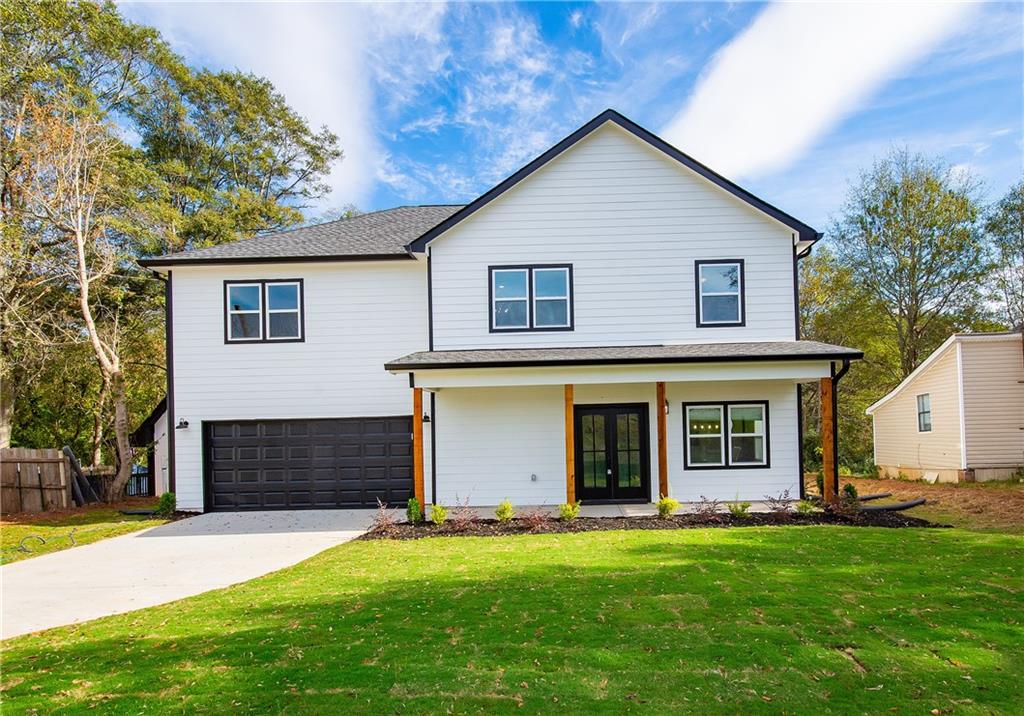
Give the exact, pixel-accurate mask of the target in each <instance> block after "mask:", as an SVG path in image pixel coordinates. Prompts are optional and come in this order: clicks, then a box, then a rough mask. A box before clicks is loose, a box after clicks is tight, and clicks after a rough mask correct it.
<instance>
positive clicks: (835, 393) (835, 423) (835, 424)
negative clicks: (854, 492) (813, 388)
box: [832, 358, 850, 495]
mask: <svg viewBox="0 0 1024 716" xmlns="http://www.w3.org/2000/svg"><path fill="white" fill-rule="evenodd" d="M849 370H850V359H849V358H843V367H842V368H840V369H839V370H838V371H837V370H836V364H835V363H832V435H833V441H832V442H833V444H834V445H835V454H834V455H833V456H832V467H833V473H832V474H833V475H835V494H836V495H838V494H839V381H840V380H841V379H842V377H843V376H844V375H846V373H847V371H849Z"/></svg>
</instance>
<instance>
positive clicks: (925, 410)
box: [917, 393, 932, 433]
mask: <svg viewBox="0 0 1024 716" xmlns="http://www.w3.org/2000/svg"><path fill="white" fill-rule="evenodd" d="M931 431H932V396H931V393H924V394H922V395H919V396H917V432H919V433H930V432H931Z"/></svg>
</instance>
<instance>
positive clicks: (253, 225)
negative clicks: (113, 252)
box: [135, 70, 341, 252]
mask: <svg viewBox="0 0 1024 716" xmlns="http://www.w3.org/2000/svg"><path fill="white" fill-rule="evenodd" d="M135 118H136V121H137V123H138V130H139V132H140V134H141V136H142V146H143V148H144V150H145V152H146V157H147V160H148V161H149V162H151V163H152V165H153V166H154V167H156V169H157V170H158V171H159V172H160V174H161V175H162V176H163V178H164V180H165V181H166V182H167V185H168V187H169V188H170V191H171V204H172V206H173V207H174V209H175V210H176V211H177V212H178V213H179V215H180V217H179V220H178V221H177V222H176V226H177V230H176V232H175V233H174V236H173V239H174V242H173V244H172V245H165V246H157V247H150V248H152V249H153V250H154V252H166V251H179V250H182V249H189V248H196V247H200V246H208V245H213V244H217V243H222V242H224V241H230V240H233V239H237V238H239V237H247V236H252V235H253V234H256V233H258V232H261V231H268V230H280V229H285V228H288V227H289V226H293V225H295V224H297V223H299V222H300V221H302V212H301V210H302V209H305V208H308V207H309V206H310V205H311V204H312V203H313V202H315V201H316V200H317V199H320V198H321V197H323V196H324V195H325V194H326V193H327V192H328V190H329V187H328V186H327V184H326V183H325V182H324V177H325V176H326V175H327V173H328V172H329V171H330V168H331V166H332V165H333V164H334V163H335V162H336V161H337V160H339V159H340V158H341V150H340V149H339V147H338V138H337V136H336V135H334V134H333V133H332V132H331V131H330V130H328V129H327V128H326V127H323V128H321V129H320V130H318V131H315V132H314V131H313V130H312V129H310V127H309V126H308V125H307V124H306V122H305V120H303V119H302V118H301V117H299V116H298V114H296V113H295V111H294V110H293V109H291V108H290V107H289V106H288V104H287V103H286V102H285V99H284V97H283V96H281V95H280V94H279V93H278V92H276V91H275V90H274V88H273V85H271V84H270V82H268V81H267V80H265V79H263V78H260V77H256V76H254V75H251V74H246V73H242V72H210V71H206V70H204V71H201V72H198V73H195V74H189V75H186V76H183V77H174V78H172V77H168V78H166V79H165V80H163V81H161V83H160V85H159V91H158V92H157V93H156V94H154V95H153V96H152V97H149V98H147V101H146V102H144V103H141V104H140V106H139V108H138V110H137V111H136V113H135Z"/></svg>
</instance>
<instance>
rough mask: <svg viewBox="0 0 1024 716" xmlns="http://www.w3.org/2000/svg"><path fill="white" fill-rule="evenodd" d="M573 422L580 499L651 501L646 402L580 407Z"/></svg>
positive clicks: (576, 410)
mask: <svg viewBox="0 0 1024 716" xmlns="http://www.w3.org/2000/svg"><path fill="white" fill-rule="evenodd" d="M575 421H576V437H575V442H576V497H577V499H579V500H582V501H584V502H620V501H644V502H646V501H648V500H650V473H651V471H650V458H651V452H650V431H649V429H648V422H647V404H646V403H632V404H628V405H577V406H576V407H575Z"/></svg>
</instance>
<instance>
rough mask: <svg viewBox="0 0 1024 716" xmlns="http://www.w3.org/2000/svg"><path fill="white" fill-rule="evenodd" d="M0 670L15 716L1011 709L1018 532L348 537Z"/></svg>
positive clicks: (69, 636) (30, 642)
mask: <svg viewBox="0 0 1024 716" xmlns="http://www.w3.org/2000/svg"><path fill="white" fill-rule="evenodd" d="M153 567H154V569H159V565H153ZM2 656H3V667H4V668H3V689H4V693H3V702H4V712H5V713H12V714H13V713H23V712H31V711H32V710H36V711H37V712H38V713H53V712H55V711H60V712H62V713H64V712H76V711H83V712H84V711H86V710H88V709H90V708H94V707H99V709H100V710H101V711H103V712H104V713H110V712H113V713H133V714H134V713H143V712H145V713H160V712H165V713H193V712H196V713H277V712H284V713H365V714H384V713H414V714H420V713H476V712H496V713H513V712H515V713H536V712H551V713H555V712H561V711H563V710H566V711H568V712H569V713H573V712H577V713H581V712H584V710H585V711H586V712H588V713H609V714H618V713H623V712H644V713H670V712H675V713H679V712H684V711H689V712H700V713H723V714H733V713H744V714H750V713H766V714H778V713H789V714H794V713H801V714H803V713H815V714H817V713H844V714H845V713H885V712H892V713H902V714H928V713H929V712H931V713H936V712H935V711H933V709H938V713H956V714H972V713H1011V712H1016V713H1020V712H1021V710H1022V708H1024V707H1022V702H1021V700H1020V686H1021V674H1022V673H1024V539H1022V538H1020V537H1018V536H1014V535H998V534H986V533H977V532H967V531H963V530H918V529H913V530H911V529H905V530H884V529H865V528H837V527H800V528H795V527H794V528H781V529H780V528H745V529H731V530H727V529H717V530H715V529H712V530H679V531H664V532H663V531H650V532H644V531H633V532H595V533H588V534H571V535H536V536H524V537H506V538H434V539H423V540H419V541H412V542H356V543H350V544H347V545H342V546H340V547H338V548H335V549H332V550H330V551H328V552H325V553H323V554H321V555H319V556H317V557H314V558H313V559H311V560H308V561H306V562H304V563H302V564H300V565H297V566H295V567H292V568H290V569H286V570H283V571H281V572H277V573H275V574H272V575H269V576H267V577H264V578H261V579H257V580H254V581H252V582H249V583H247V584H244V585H239V586H236V587H232V588H229V589H225V590H221V591H218V592H213V593H210V594H207V595H202V596H199V597H195V598H192V599H188V600H185V601H182V602H178V603H176V604H173V605H168V606H165V607H160V608H155V609H149V610H146V611H144V612H138V613H135V614H129V615H124V616H119V617H111V618H108V619H103V620H99V621H96V622H91V623H89V624H86V625H84V626H80V627H74V628H61V629H55V630H52V631H50V632H46V633H44V634H42V635H37V636H29V637H21V638H18V639H15V640H11V641H9V642H5V643H4V644H3V646H2ZM520 707H521V708H520Z"/></svg>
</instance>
